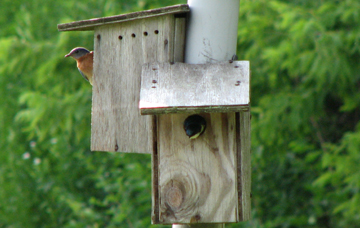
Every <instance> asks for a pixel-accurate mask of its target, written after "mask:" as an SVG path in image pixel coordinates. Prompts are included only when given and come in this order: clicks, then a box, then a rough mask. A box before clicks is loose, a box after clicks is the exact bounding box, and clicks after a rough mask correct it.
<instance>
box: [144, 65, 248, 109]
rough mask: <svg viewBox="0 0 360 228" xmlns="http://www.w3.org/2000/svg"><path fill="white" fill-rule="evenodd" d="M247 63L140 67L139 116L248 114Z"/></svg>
mask: <svg viewBox="0 0 360 228" xmlns="http://www.w3.org/2000/svg"><path fill="white" fill-rule="evenodd" d="M249 81H250V73H249V61H234V62H232V63H229V62H221V63H216V64H186V63H174V64H171V63H148V64H146V65H144V66H143V70H142V78H141V92H140V103H139V108H140V110H141V114H164V113H184V112H191V113H192V112H198V113H199V112H231V111H233V112H234V111H240V110H244V111H246V110H248V109H249V103H250V97H249V95H250V93H249V91H250V83H249Z"/></svg>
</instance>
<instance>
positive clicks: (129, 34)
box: [58, 5, 189, 153]
mask: <svg viewBox="0 0 360 228" xmlns="http://www.w3.org/2000/svg"><path fill="white" fill-rule="evenodd" d="M188 12H189V6H188V5H175V6H169V7H164V8H159V9H153V10H146V11H141V12H135V13H129V14H123V15H118V16H111V17H104V18H95V19H90V20H83V21H76V22H72V23H67V24H60V25H58V29H59V31H83V30H93V31H94V80H93V81H94V82H93V96H92V97H93V98H92V118H91V150H93V151H119V152H136V153H152V152H153V150H154V142H155V141H156V139H155V138H154V137H156V135H155V134H156V132H155V131H154V127H155V117H153V116H146V117H144V116H141V115H140V112H139V103H138V102H139V96H140V76H141V67H142V65H143V64H144V63H148V62H174V61H175V62H182V61H183V58H184V42H185V23H186V18H185V17H186V14H187V13H188Z"/></svg>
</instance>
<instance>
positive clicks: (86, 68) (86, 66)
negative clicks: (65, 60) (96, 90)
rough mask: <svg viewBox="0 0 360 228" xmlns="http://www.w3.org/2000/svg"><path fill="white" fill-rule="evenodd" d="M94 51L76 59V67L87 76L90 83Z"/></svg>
mask: <svg viewBox="0 0 360 228" xmlns="http://www.w3.org/2000/svg"><path fill="white" fill-rule="evenodd" d="M93 63H94V52H90V53H88V54H86V55H84V56H83V57H80V58H79V59H78V60H77V67H78V68H79V70H81V72H83V74H85V76H86V77H87V78H88V80H89V82H90V84H92V79H93Z"/></svg>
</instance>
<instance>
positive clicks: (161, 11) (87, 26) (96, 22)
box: [58, 4, 190, 31]
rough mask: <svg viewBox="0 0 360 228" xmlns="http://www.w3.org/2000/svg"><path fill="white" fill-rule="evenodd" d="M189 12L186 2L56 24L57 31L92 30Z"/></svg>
mask: <svg viewBox="0 0 360 228" xmlns="http://www.w3.org/2000/svg"><path fill="white" fill-rule="evenodd" d="M188 12H190V8H189V6H188V5H186V4H182V5H173V6H167V7H163V8H158V9H151V10H144V11H139V12H134V13H127V14H121V15H116V16H110V17H101V18H93V19H89V20H81V21H74V22H70V23H64V24H58V30H59V31H86V30H94V29H95V27H98V26H102V25H109V24H114V23H120V22H126V21H131V20H136V19H143V18H149V17H156V16H162V15H167V14H184V13H188Z"/></svg>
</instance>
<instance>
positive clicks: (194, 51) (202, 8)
mask: <svg viewBox="0 0 360 228" xmlns="http://www.w3.org/2000/svg"><path fill="white" fill-rule="evenodd" d="M188 4H189V6H190V16H189V21H188V23H187V32H186V48H185V62H186V63H190V64H202V63H216V62H219V61H226V60H230V59H231V58H232V57H233V55H234V54H236V44H237V28H238V19H239V7H240V0H188ZM224 227H225V224H214V223H211V224H201V223H200V224H186V225H183V224H182V225H179V224H173V225H172V228H224Z"/></svg>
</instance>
